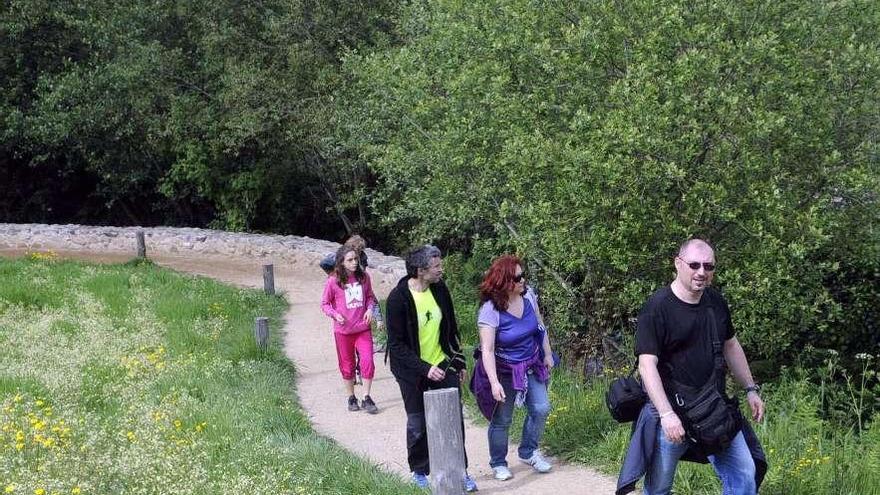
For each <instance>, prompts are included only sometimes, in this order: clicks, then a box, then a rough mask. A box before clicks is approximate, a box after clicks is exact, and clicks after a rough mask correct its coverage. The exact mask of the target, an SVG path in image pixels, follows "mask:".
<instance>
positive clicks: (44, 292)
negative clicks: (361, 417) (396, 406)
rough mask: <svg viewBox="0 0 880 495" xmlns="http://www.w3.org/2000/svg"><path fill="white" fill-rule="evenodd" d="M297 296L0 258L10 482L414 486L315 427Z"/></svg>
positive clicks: (2, 420) (239, 487)
mask: <svg viewBox="0 0 880 495" xmlns="http://www.w3.org/2000/svg"><path fill="white" fill-rule="evenodd" d="M285 307H286V303H285V301H284V300H283V298H281V297H270V296H266V295H264V294H263V293H262V292H260V291H256V290H250V289H237V288H232V287H228V286H224V285H222V284H219V283H216V282H213V281H211V280H208V279H203V278H196V277H189V276H184V275H180V274H177V273H174V272H172V271H169V270H166V269H162V268H159V267H156V266H154V265H152V264H150V263H148V262H140V263H135V262H133V263H129V264H127V265H115V266H109V265H108V266H103V265H91V264H82V263H73V262H62V261H58V260H57V259H55V257H54V256H53V255H52V254H51V253H36V254H33V255H30V256H28V257H27V258H24V259H17V260H6V259H0V493H3V494H10V493H12V494H28V495H30V494H33V495H60V494H72V495H78V494H82V495H86V494H119V493H126V494H205V495H207V494H219V493H229V494H233V493H234V494H263V493H265V494H269V493H272V494H277V493H290V494H385V493H415V492H414V491H413V489H412V488H411V487H409V486H408V485H407V484H405V483H404V482H402V481H401V480H400V479H399V478H397V477H396V476H393V475H390V474H387V473H383V472H381V471H379V470H377V469H376V468H375V466H372V465H370V464H368V463H366V462H364V461H362V460H360V459H358V458H355V457H354V456H352V455H350V454H349V453H347V452H345V451H344V450H342V449H341V448H339V447H338V446H337V445H335V444H334V443H332V442H331V441H329V440H327V439H324V438H322V437H319V436H317V435H316V434H315V433H314V431H312V430H311V428H310V426H309V424H308V421H307V420H306V418H305V416H304V415H303V414H302V412H301V410H300V409H299V407H298V406H297V404H296V403H295V401H294V389H293V374H294V370H293V369H292V367H291V366H290V364H289V362H288V361H287V360H286V358H284V356H283V353H282V352H281V349H280V338H279V336H278V333H279V330H280V329H279V322H280V318H279V317H280V316H281V313H282V311H283V310H284V309H285ZM256 316H268V317H269V318H270V325H271V332H272V334H273V342H272V345H271V346H270V349H269V350H268V351H267V352H264V353H261V352H260V351H259V349H258V348H257V347H256V345H255V344H254V341H253V321H254V318H255V317H256Z"/></svg>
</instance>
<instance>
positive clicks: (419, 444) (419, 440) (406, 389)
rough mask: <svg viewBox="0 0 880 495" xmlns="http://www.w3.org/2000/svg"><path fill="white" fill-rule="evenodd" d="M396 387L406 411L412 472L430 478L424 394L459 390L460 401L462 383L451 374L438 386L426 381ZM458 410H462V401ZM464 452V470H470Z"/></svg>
mask: <svg viewBox="0 0 880 495" xmlns="http://www.w3.org/2000/svg"><path fill="white" fill-rule="evenodd" d="M397 385H399V386H400V394H401V395H402V396H403V408H404V409H405V410H406V453H407V461H408V462H409V469H410V471H412V472H414V473H421V474H430V472H431V466H430V461H429V460H428V431H427V428H426V426H427V424H426V422H425V399H424V394H425V392H427V391H428V390H437V389H440V388H457V389H459V397H461V380H459V377H458V373H455V372H454V371H450V372H449V373H446V377H445V378H444V379H443V380H441V381H439V382H435V381H433V380H428V379H427V378H423V379H422V380H421V381H420V382H419V383H418V384H413V383H410V382H405V381H403V380H397ZM459 407H461V402H460V401H459ZM461 438H462V440H464V412H462V421H461ZM462 446H464V442H462ZM464 450H465V452H464V466H465V467H467V465H468V461H467V449H464Z"/></svg>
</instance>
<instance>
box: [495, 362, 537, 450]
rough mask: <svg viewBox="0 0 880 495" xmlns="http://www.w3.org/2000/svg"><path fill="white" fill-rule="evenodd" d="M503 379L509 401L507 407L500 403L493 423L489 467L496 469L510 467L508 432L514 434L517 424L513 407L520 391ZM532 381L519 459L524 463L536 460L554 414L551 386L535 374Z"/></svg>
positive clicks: (532, 375)
mask: <svg viewBox="0 0 880 495" xmlns="http://www.w3.org/2000/svg"><path fill="white" fill-rule="evenodd" d="M499 379H500V381H501V386H502V387H504V395H505V396H506V397H507V398H506V399H505V401H504V403H503V404H502V403H500V402H499V403H497V406H496V407H495V413H494V414H493V415H492V421H490V422H489V457H490V459H489V465H490V466H492V467H495V466H506V465H507V445H508V432H509V431H510V423H511V422H512V421H513V407H514V401H515V400H516V390H514V389H513V384H512V383H511V380H510V377H503V376H502V377H499ZM528 379H529V391H528V393H527V394H526V409H527V414H526V419H525V421H523V429H522V439H521V440H520V443H519V457H520V458H521V459H528V458H530V457H532V454H533V453H534V452H535V449H537V448H538V442H540V441H541V436H543V435H544V425H545V424H546V423H547V415H548V414H550V400H549V398H548V397H547V384H546V383H541V382H539V381H538V379H537V378H535V375H534V373H529V374H528Z"/></svg>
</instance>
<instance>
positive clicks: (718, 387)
mask: <svg viewBox="0 0 880 495" xmlns="http://www.w3.org/2000/svg"><path fill="white" fill-rule="evenodd" d="M709 319H710V324H709V326H710V327H711V332H712V354H713V357H714V364H715V366H714V369H713V370H712V375H711V376H710V377H709V380H707V381H706V383H705V384H704V385H703V386H701V387H692V386H688V385H684V384H682V383H679V382H678V381H676V380H673V379H671V378H669V379H668V380H667V383H669V387H668V391H669V395H670V397H669V401H670V403H671V404H672V409H673V410H674V411H675V413H676V414H677V415H678V417H679V419H681V422H682V425H683V426H684V430H685V433H687V435H688V437H689V438H690V440H691V441H692V442H694V443H696V444H697V445H698V446H699V447H700V448H701V449H702V451H703V452H704V453H705V454H715V453H718V452H720V451H722V450H724V449H726V448H727V447H728V446H729V445H730V443H731V442H732V441H733V439H734V438H735V437H736V435H737V434H738V433H739V431H740V429H741V428H742V415H741V414H740V412H739V402H738V401H736V400H735V399H730V398H728V397H727V394H726V393H725V391H724V389H725V383H724V373H725V366H724V354H723V352H722V348H721V340H720V339H719V338H718V331H717V328H716V325H715V314H714V311H712V308H709ZM669 367H671V365H669Z"/></svg>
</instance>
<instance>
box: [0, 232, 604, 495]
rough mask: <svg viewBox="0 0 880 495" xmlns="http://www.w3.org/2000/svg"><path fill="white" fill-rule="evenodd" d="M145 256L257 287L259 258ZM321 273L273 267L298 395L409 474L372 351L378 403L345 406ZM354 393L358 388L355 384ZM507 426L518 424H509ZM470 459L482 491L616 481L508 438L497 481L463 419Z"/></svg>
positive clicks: (396, 398) (482, 431)
mask: <svg viewBox="0 0 880 495" xmlns="http://www.w3.org/2000/svg"><path fill="white" fill-rule="evenodd" d="M56 252H57V253H58V254H59V256H61V257H65V258H75V259H83V260H88V261H99V262H121V261H126V260H128V259H130V258H131V255H130V254H129V253H91V252H81V251H63V250H61V251H58V250H56ZM21 254H23V250H16V249H0V255H2V256H17V255H21ZM150 257H151V259H152V260H153V261H154V262H156V263H157V264H159V265H162V266H165V267H169V268H172V269H174V270H177V271H181V272H185V273H191V274H196V275H203V276H207V277H211V278H214V279H216V280H220V281H222V282H226V283H230V284H234V285H239V286H246V287H262V283H263V280H262V271H261V270H262V263H264V262H265V260H260V259H242V258H234V257H225V258H224V257H196V258H193V257H185V256H174V255H169V254H161V253H152V254H151V256H150ZM376 278H377V279H379V280H377V281H375V282H374V286H375V289H376V292H377V293H378V294H379V296H380V297H384V296H385V295H387V293H388V292H389V291H390V289H391V287H392V286H391V281H390V280H384V279H382V277H376ZM324 281H325V275H324V273H323V272H322V271H321V269H320V268H318V267H317V266H316V265H311V264H306V263H295V264H293V265H292V267H286V266H276V267H275V284H276V288H277V289H278V290H280V291H283V292H284V294H285V296H286V297H287V299H288V301H289V302H290V311H289V312H288V313H287V314H286V315H285V325H284V332H285V339H284V341H285V344H284V348H285V353H286V354H287V356H288V357H289V358H290V359H291V360H292V361H293V362H294V364H295V365H296V369H297V377H296V378H297V379H296V384H297V385H296V386H297V395H298V399H299V402H300V404H301V405H302V407H303V409H304V410H305V411H306V414H308V416H309V418H310V420H311V421H312V424H313V425H314V428H315V430H316V431H318V432H319V433H321V434H322V435H326V436H328V437H331V438H333V439H334V440H336V441H337V442H338V443H340V444H341V445H343V446H344V447H345V448H346V449H348V450H350V451H352V452H354V453H357V454H358V455H361V456H363V457H365V458H368V459H370V460H371V461H372V462H374V463H376V464H378V465H380V466H383V467H384V468H386V469H388V470H389V471H393V472H397V473H400V474H401V475H402V476H408V474H409V473H408V471H409V469H408V467H407V463H406V442H405V425H406V414H405V412H404V410H403V403H402V401H401V398H400V390H399V389H398V387H397V383H396V382H395V381H394V378H393V377H392V376H391V373H390V371H389V369H388V367H387V366H385V365H384V364H383V363H382V362H381V358H382V355H381V354H377V355H376V361H377V362H376V377H375V380H374V383H373V391H372V396H373V398H374V399H375V400H376V403H377V405H378V406H379V409H380V412H379V414H377V415H373V416H371V415H369V414H366V413H364V412H357V413H351V412H348V411H347V410H346V408H345V396H344V392H343V390H342V383H341V379H340V376H339V371H338V369H337V366H336V352H335V349H334V346H333V339H332V336H331V335H330V329H329V320H328V319H327V317H325V316H324V315H323V314H322V313H321V311H320V308H319V301H320V297H321V291H322V289H323V284H324ZM355 391H356V393H358V395H359V396H360V394H361V391H360V389H359V388H356V390H355ZM513 427H517V425H514V426H513ZM465 437H466V444H467V452H468V457H469V460H470V468H469V472H470V473H471V474H472V475H474V477H475V478H476V479H477V484H478V485H479V489H480V490H479V493H484V494H500V493H511V494H523V495H532V494H534V495H538V494H542V495H543V494H588V495H589V494H611V493H614V489H615V482H614V480H613V479H611V478H610V477H608V476H605V475H601V474H598V473H597V472H595V471H593V470H591V469H588V468H585V467H582V466H576V465H571V464H564V463H560V462H554V469H553V471H552V472H551V473H550V474H545V475H541V474H537V473H535V472H533V471H532V469H531V468H530V467H528V466H526V465H524V464H521V463H519V461H517V460H516V458H517V456H516V444H512V445H511V450H510V453H509V454H508V461H509V463H510V468H511V471H513V473H514V478H513V479H511V480H509V481H505V482H497V481H495V480H494V479H492V478H491V474H492V470H491V469H490V468H489V453H488V444H487V440H486V428H485V426H474V425H473V424H468V426H467V431H466V432H465Z"/></svg>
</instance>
